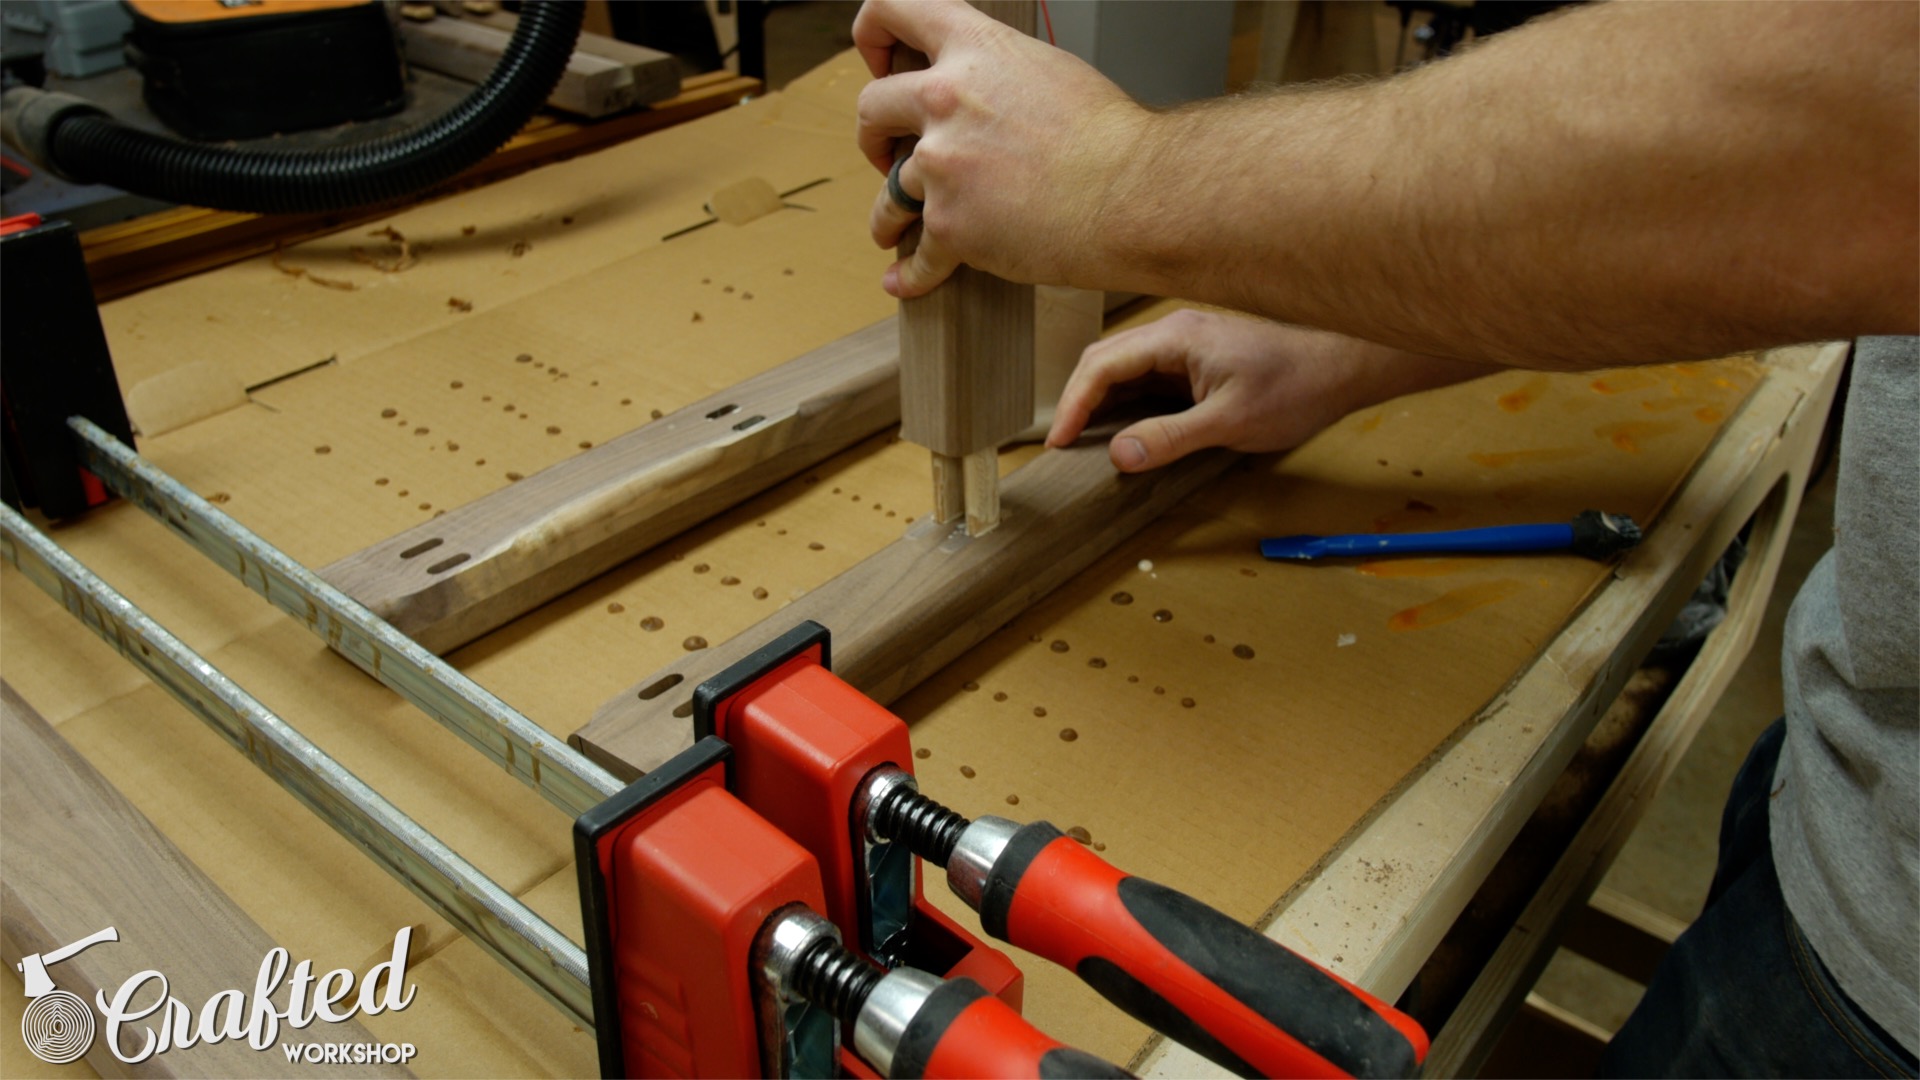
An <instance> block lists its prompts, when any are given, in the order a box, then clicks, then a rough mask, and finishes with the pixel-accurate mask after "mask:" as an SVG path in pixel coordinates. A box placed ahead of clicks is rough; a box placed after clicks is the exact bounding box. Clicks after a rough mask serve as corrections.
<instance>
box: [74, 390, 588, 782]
mask: <svg viewBox="0 0 1920 1080" xmlns="http://www.w3.org/2000/svg"><path fill="white" fill-rule="evenodd" d="M67 426H69V427H71V428H72V429H73V431H74V434H76V435H78V436H79V442H80V452H81V458H82V460H83V461H84V462H85V464H86V466H87V468H88V469H89V470H91V471H92V472H93V473H94V475H96V476H98V477H99V478H100V479H101V480H102V481H104V482H105V483H106V485H107V486H108V487H110V488H112V489H113V490H114V492H115V493H117V494H119V495H120V496H121V497H122V498H124V499H126V500H127V501H128V502H131V503H133V504H135V505H136V506H139V507H140V508H141V509H143V510H145V511H146V512H147V513H149V514H152V515H153V516H154V517H156V518H158V519H160V521H161V522H162V523H164V524H166V525H167V526H168V527H170V528H172V529H173V530H174V531H175V532H178V533H179V534H180V535H181V536H183V537H185V538H186V540H187V542H188V543H190V544H192V545H193V546H194V547H197V548H199V549H200V550H201V551H202V552H203V553H205V554H206V556H207V557H208V558H210V559H212V560H213V561H214V562H215V563H216V564H218V565H220V566H222V567H224V568H226V569H227V570H228V571H229V572H230V573H232V574H233V576H235V577H237V578H239V579H240V580H241V581H243V582H245V583H246V585H247V587H248V588H251V589H252V590H253V591H254V592H257V593H259V594H260V595H261V596H264V597H266V598H267V601H268V602H269V603H271V604H272V605H273V606H275V607H277V608H279V609H280V610H281V611H284V612H286V613H287V614H289V615H291V616H293V617H294V618H296V619H299V620H300V621H301V622H304V623H306V624H307V628H308V629H310V630H312V631H313V632H314V633H316V634H318V635H320V637H321V638H323V639H325V641H326V642H327V644H328V645H330V646H332V647H333V649H334V651H336V652H338V653H339V654H340V655H342V656H344V657H346V658H347V659H348V660H350V661H352V662H353V663H354V664H355V665H356V666H357V667H359V668H360V669H361V670H363V671H365V672H366V673H367V674H369V675H372V676H373V677H374V678H376V679H378V680H380V681H381V682H382V683H384V684H386V685H387V686H388V687H389V688H391V689H392V690H393V691H394V692H395V693H397V694H399V695H400V696H401V697H403V698H406V699H407V700H408V701H410V702H412V703H413V704H415V705H417V706H419V708H420V710H421V711H422V712H425V713H426V714H427V715H428V716H431V717H433V718H434V719H435V720H438V721H440V723H442V724H444V725H446V726H447V728H448V729H450V730H451V731H453V733H454V734H456V735H459V736H460V737H461V738H463V739H465V740H467V742H469V743H472V744H473V745H474V747H476V748H477V749H478V750H479V751H480V752H481V753H483V754H485V755H487V756H488V757H490V758H492V759H493V760H494V762H495V763H497V764H499V765H501V766H502V767H504V768H505V769H506V770H507V771H508V772H510V773H512V774H513V775H514V776H516V777H518V778H519V779H520V781H521V782H522V783H524V784H527V785H528V786H529V787H532V788H533V789H534V790H536V791H538V792H539V793H540V794H542V795H544V796H546V797H547V800H548V801H549V802H551V803H553V804H554V805H555V806H558V807H559V808H560V809H562V810H565V811H566V812H567V814H568V815H569V816H570V817H575V818H578V817H579V816H580V815H581V814H584V813H586V812H587V810H589V809H590V808H592V807H593V806H594V805H595V804H597V803H599V802H600V801H601V800H602V799H605V798H606V797H607V796H609V795H612V794H613V793H614V792H616V791H619V790H620V788H621V787H622V786H623V785H622V784H621V783H620V781H619V780H617V779H615V777H614V775H613V774H612V773H610V772H608V771H607V770H605V769H603V768H601V767H600V766H598V765H596V764H594V763H593V762H591V761H589V760H587V758H586V757H585V756H583V755H582V754H581V753H580V752H579V751H577V750H575V749H574V748H573V747H571V746H568V745H567V743H566V740H565V739H563V738H560V737H559V736H556V735H552V734H549V733H548V732H547V731H546V729H544V728H542V727H540V726H539V725H538V724H535V723H534V722H533V721H531V720H529V719H527V718H526V717H525V716H523V715H522V714H521V713H520V712H519V711H518V710H516V709H514V708H513V707H512V706H510V705H508V704H507V703H506V702H504V701H501V700H500V699H499V698H497V697H495V696H493V695H492V694H491V693H489V692H487V691H486V690H485V689H483V688H482V687H481V686H480V684H479V683H476V682H474V681H473V680H472V679H469V678H467V677H466V676H465V675H462V674H461V673H460V672H459V671H457V670H455V669H454V668H453V667H452V666H450V665H448V664H447V662H446V661H444V660H442V659H440V658H439V657H437V656H435V655H433V653H431V652H429V651H428V650H426V649H425V648H422V647H421V645H420V644H419V643H418V642H416V641H414V640H413V639H412V638H410V637H407V636H406V635H405V634H402V633H401V632H400V631H398V630H395V629H394V628H393V627H392V626H391V625H389V624H388V623H387V621H386V620H385V619H382V618H381V617H380V616H378V615H375V614H374V613H373V612H371V611H369V610H367V608H366V607H365V606H364V605H362V604H361V603H360V602H359V601H357V600H355V599H353V598H352V597H350V596H348V595H347V594H346V593H343V592H341V591H340V590H339V589H336V588H334V587H333V586H332V585H330V584H328V583H327V582H326V581H325V580H323V579H322V578H321V577H320V576H319V575H318V574H315V573H314V572H313V571H311V570H309V569H307V568H306V567H305V566H302V565H300V563H299V562H297V561H295V560H294V559H292V558H291V557H289V556H288V555H287V554H286V553H285V552H282V551H281V550H280V549H278V548H276V547H274V546H273V545H272V544H269V543H267V542H266V541H265V540H262V539H261V538H260V537H258V536H256V535H254V534H253V532H252V531H251V530H249V529H248V528H247V527H246V526H244V525H242V524H240V523H239V522H237V521H235V520H234V519H233V518H231V517H228V516H227V515H226V514H224V513H222V512H220V511H219V510H216V509H215V508H214V507H213V505H212V504H211V503H209V502H207V501H206V500H205V499H202V498H201V497H200V496H198V495H195V494H194V493H193V492H191V491H189V490H187V488H186V486H185V485H183V484H181V483H180V482H179V481H178V480H175V479H174V478H173V477H171V476H168V475H167V474H166V473H164V472H162V471H161V470H160V469H159V468H157V467H155V466H154V465H153V463H152V462H149V461H147V460H146V459H145V458H143V457H141V456H140V455H139V454H136V453H134V452H133V450H131V449H129V448H128V447H127V446H126V445H125V444H123V443H121V442H120V440H119V439H116V438H114V437H113V435H111V434H109V433H108V432H107V431H105V430H103V429H101V428H100V427H98V426H96V425H95V424H93V423H92V422H91V421H89V420H87V419H85V418H84V417H79V416H76V417H73V418H71V419H69V420H68V421H67Z"/></svg>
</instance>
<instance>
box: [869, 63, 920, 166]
mask: <svg viewBox="0 0 1920 1080" xmlns="http://www.w3.org/2000/svg"><path fill="white" fill-rule="evenodd" d="M925 79H926V75H925V74H924V73H922V72H918V71H910V72H908V73H906V74H904V75H889V76H887V77H886V78H884V79H875V80H874V81H872V82H870V83H868V84H867V85H866V86H865V87H864V88H862V89H861V91H860V101H859V104H858V105H857V106H856V107H855V111H856V113H857V115H858V116H859V119H860V152H861V153H862V154H864V155H866V158H867V160H868V161H870V162H872V163H873V167H874V168H876V169H879V170H880V171H881V172H886V171H887V170H888V169H890V168H892V167H893V151H894V143H895V142H896V141H897V140H899V139H902V138H905V137H907V136H909V135H918V134H920V132H921V131H922V130H924V129H925V127H926V110H925V109H923V108H922V107H921V105H920V99H919V97H918V94H919V89H920V85H921V83H922V82H923V81H924V80H925Z"/></svg>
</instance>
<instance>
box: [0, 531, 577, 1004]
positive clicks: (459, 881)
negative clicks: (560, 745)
mask: <svg viewBox="0 0 1920 1080" xmlns="http://www.w3.org/2000/svg"><path fill="white" fill-rule="evenodd" d="M276 554H277V553H276ZM0 557H4V558H5V559H6V560H7V561H8V562H10V563H12V564H13V565H15V566H16V567H18V568H19V569H20V571H21V572H22V573H24V574H25V575H26V576H27V577H28V578H29V579H30V580H32V582H33V583H34V584H35V585H38V586H39V587H40V588H41V589H43V590H45V591H46V593H47V595H49V596H51V597H53V598H54V599H56V600H58V601H60V602H61V603H62V604H63V605H65V606H66V608H67V610H68V611H71V612H72V613H73V614H74V616H75V617H76V618H78V619H79V620H80V621H81V622H82V623H85V624H86V626H87V627H88V628H89V629H91V630H92V631H93V632H94V633H96V634H98V635H100V637H101V639H102V640H104V641H106V642H107V644H109V645H112V646H113V647H114V648H115V649H117V650H119V652H120V654H121V655H122V656H125V657H126V658H127V659H128V660H131V661H132V662H133V663H134V666H136V667H138V668H140V669H141V670H142V671H145V672H146V673H147V674H148V675H149V676H150V677H151V678H152V679H153V681H154V682H156V683H159V684H160V685H161V686H163V687H165V688H166V689H167V690H168V691H170V692H171V693H172V694H173V696H174V697H176V698H178V699H179V700H180V703H181V704H183V705H185V706H186V707H187V708H188V709H190V710H192V711H193V712H194V713H195V714H196V715H198V716H199V717H200V718H201V719H202V720H205V721H206V722H207V724H208V726H210V727H212V728H213V729H214V730H215V731H217V732H219V733H220V734H221V735H222V736H223V737H225V738H226V740H227V741H228V742H230V743H232V744H233V746H234V748H235V749H237V750H239V751H241V752H242V753H244V754H246V755H247V756H248V757H249V758H251V759H253V763H254V764H255V765H258V766H259V767H260V768H261V769H262V770H263V771H264V772H266V773H267V775H269V776H271V777H273V778H274V779H275V780H277V781H279V783H280V786H281V787H284V788H286V789H287V790H288V791H289V792H291V793H292V794H293V796H294V797H295V798H297V799H299V800H300V801H301V802H303V803H305V804H306V805H307V806H308V807H309V808H310V809H312V810H313V812H314V813H316V814H318V815H320V817H321V819H322V820H324V821H326V822H327V823H328V824H329V825H332V826H333V827H334V828H335V829H336V830H338V831H339V833H340V835H342V836H344V837H346V838H347V839H348V840H350V841H352V842H353V843H354V844H355V845H356V846H358V847H359V848H360V849H361V850H362V851H365V852H366V853H367V854H368V855H370V856H372V857H373V860H374V861H375V862H377V863H379V864H380V865H381V866H383V867H385V868H386V870H387V872H388V873H390V874H392V875H393V876H394V877H395V878H397V879H399V881H400V883H401V884H403V885H405V886H406V887H407V888H409V889H411V890H412V891H413V893H414V895H416V896H418V897H420V899H422V900H424V901H426V902H427V905H428V906H429V907H432V908H433V909H434V910H435V911H438V912H439V913H440V914H441V915H443V916H445V917H446V918H447V920H448V921H449V922H451V923H453V925H455V926H457V927H459V928H460V930H461V931H462V932H464V933H465V934H466V935H467V936H468V937H469V938H472V939H473V941H474V943H475V944H477V945H479V946H480V947H481V948H483V949H485V950H486V951H487V952H489V953H492V954H493V956H494V957H495V958H496V959H498V960H499V961H500V962H501V963H503V964H505V965H507V966H508V967H509V968H511V969H513V971H515V972H516V973H518V974H519V975H520V977H521V978H523V979H525V980H526V981H527V982H528V983H529V984H531V985H532V986H533V988H534V989H536V990H538V991H540V992H541V993H542V994H544V995H546V996H547V998H548V999H550V1000H551V1001H553V1003H554V1004H556V1005H558V1006H559V1007H560V1008H561V1009H562V1010H563V1011H565V1012H566V1013H567V1014H568V1015H570V1016H572V1017H573V1018H574V1020H575V1021H576V1022H578V1023H579V1024H580V1025H582V1026H583V1027H587V1028H591V1027H592V1026H593V996H592V993H591V991H590V990H589V986H588V977H587V956H586V953H585V952H584V951H582V950H581V948H580V946H578V945H575V944H574V943H573V942H572V941H570V940H568V939H567V937H566V935H564V934H562V933H561V932H560V931H558V930H556V929H554V928H553V926H552V925H550V924H549V923H548V922H547V921H546V920H544V919H542V918H541V917H540V916H538V915H536V914H534V912H533V911H532V910H531V909H530V908H528V907H527V906H526V905H525V904H522V903H521V902H520V901H519V900H517V899H515V898H514V896H513V895H512V894H511V893H509V892H507V891H506V890H505V889H503V888H501V887H500V886H499V885H498V884H497V883H495V882H494V881H493V880H492V879H491V878H489V877H487V876H486V875H485V874H482V873H481V872H480V871H479V870H477V869H475V868H474V867H473V865H472V864H471V863H468V862H467V861H466V860H465V859H462V858H461V857H460V856H459V855H457V854H455V853H454V852H453V850H452V849H451V848H449V847H447V846H446V845H445V844H443V843H441V842H440V840H439V839H438V838H436V837H435V836H434V835H433V834H432V833H430V832H428V831H427V830H425V829H424V828H421V826H420V825H419V823H418V822H415V821H414V820H413V819H412V818H409V817H408V816H407V815H406V814H404V813H402V812H401V811H400V810H399V809H398V808H397V807H395V806H394V805H393V804H392V803H390V802H388V801H387V800H386V799H384V798H382V797H381V796H380V794H379V793H378V792H376V791H374V790H373V789H372V788H370V787H368V786H367V785H366V784H365V783H363V782H362V781H361V780H360V779H359V778H358V777H356V776H354V775H353V774H352V773H351V772H349V771H347V769H346V768H345V767H344V766H342V765H341V764H340V763H339V762H337V761H335V760H334V759H333V758H331V757H329V756H328V755H327V753H326V752H325V751H323V750H321V749H320V748H319V747H317V746H315V745H314V744H313V743H312V742H309V741H308V740H307V738H306V737H305V736H303V735H301V734H300V733H299V732H298V731H296V730H294V729H293V728H292V727H291V726H289V725H288V724H287V723H286V722H285V721H283V720H281V719H280V718H279V717H278V716H276V715H274V713H273V712H272V711H271V710H269V709H268V708H267V707H266V706H265V705H262V704H261V703H260V702H259V701H258V700H256V699H255V698H254V697H253V696H252V695H250V694H248V693H247V692H246V691H245V690H242V689H241V688H240V687H239V686H237V685H235V684H234V682H233V680H231V679H229V678H227V677H226V676H225V675H223V674H221V673H220V671H219V669H217V668H215V667H214V666H213V665H212V664H209V663H207V661H206V660H205V659H203V658H201V656H200V655H199V654H198V653H195V652H194V651H193V650H192V649H190V648H188V647H187V646H186V645H184V644H182V643H181V642H180V641H179V639H177V638H175V637H174V636H173V635H172V634H170V633H168V632H167V630H166V628H165V627H163V626H161V625H160V624H159V623H156V622H154V621H153V620H152V619H151V618H149V617H148V616H147V614H146V613H145V612H143V611H141V610H140V609H139V608H138V607H135V606H134V605H133V603H132V602H130V601H129V600H127V598H126V597H124V596H121V595H120V594H119V593H118V592H117V591H115V590H114V588H113V587H112V586H111V585H108V584H107V583H106V582H104V581H102V580H100V578H98V577H96V576H95V575H94V574H93V572H92V571H90V570H88V569H87V568H86V567H85V566H83V565H81V564H80V562H79V561H78V560H76V559H75V558H74V557H73V556H71V555H69V554H67V553H66V552H65V551H63V550H61V548H60V546H59V545H57V544H55V543H54V542H53V541H51V540H49V539H47V537H46V536H45V535H43V534H42V533H41V532H40V530H38V529H36V528H34V527H33V525H32V524H31V523H30V522H28V521H27V519H26V518H24V517H22V516H20V515H19V514H18V513H16V512H15V511H14V510H13V509H12V508H10V507H6V506H0ZM282 558H284V556H282ZM503 707H504V706H503ZM523 722H524V721H523Z"/></svg>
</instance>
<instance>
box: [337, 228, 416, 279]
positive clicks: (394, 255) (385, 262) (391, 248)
mask: <svg viewBox="0 0 1920 1080" xmlns="http://www.w3.org/2000/svg"><path fill="white" fill-rule="evenodd" d="M367 235H368V236H379V237H383V238H385V239H386V240H387V242H388V244H387V251H386V252H385V253H384V257H382V256H377V255H369V254H368V253H367V252H366V251H365V250H364V249H362V248H358V247H355V248H351V249H349V253H350V254H352V256H353V260H354V261H355V262H360V263H365V264H367V265H368V266H371V267H373V268H374V269H375V270H378V271H380V272H381V273H383V274H397V273H399V272H400V271H402V270H405V269H407V268H408V267H410V266H412V265H414V264H415V263H417V262H419V261H420V259H419V257H418V256H417V255H415V254H414V252H413V245H412V244H411V243H409V242H408V240H407V238H406V237H405V236H404V235H402V234H401V232H400V230H399V229H396V228H394V227H393V226H391V225H388V226H386V227H385V228H381V229H374V230H373V231H371V232H369V233H367Z"/></svg>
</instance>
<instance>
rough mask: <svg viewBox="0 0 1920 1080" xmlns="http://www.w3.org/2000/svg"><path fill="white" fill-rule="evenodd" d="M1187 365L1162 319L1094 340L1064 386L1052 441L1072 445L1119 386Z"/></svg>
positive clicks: (1050, 432)
mask: <svg viewBox="0 0 1920 1080" xmlns="http://www.w3.org/2000/svg"><path fill="white" fill-rule="evenodd" d="M1185 367H1186V354H1185V352H1184V350H1182V349H1180V348H1179V347H1178V343H1177V342H1176V341H1173V340H1171V339H1170V335H1169V334H1167V333H1166V331H1165V330H1164V329H1162V328H1161V327H1160V323H1158V322H1155V323H1149V324H1148V325H1146V326H1136V327H1134V328H1133V329H1131V330H1125V331H1122V332H1120V333H1118V334H1115V335H1113V336H1112V337H1109V338H1106V339H1104V340H1101V341H1096V342H1094V343H1093V344H1091V345H1089V346H1087V349H1086V351H1085V352H1083V353H1081V354H1080V363H1079V364H1078V365H1076V366H1075V367H1074V369H1073V374H1072V375H1071V376H1069V377H1068V378H1067V385H1066V389H1064V390H1062V391H1061V392H1060V404H1059V405H1058V406H1056V407H1055V408H1054V413H1053V427H1052V429H1050V430H1049V431H1048V432H1047V445H1048V446H1067V445H1070V444H1071V443H1072V442H1073V440H1075V439H1077V438H1079V437H1080V432H1081V431H1083V430H1085V429H1086V426H1087V421H1088V420H1090V419H1092V417H1093V413H1094V410H1095V409H1098V408H1099V407H1100V405H1101V403H1102V402H1104V401H1106V399H1107V395H1108V394H1109V393H1110V392H1111V391H1112V390H1113V388H1114V387H1115V386H1118V385H1120V384H1122V383H1129V382H1132V381H1134V380H1135V379H1140V378H1144V377H1146V376H1148V375H1151V374H1153V373H1154V372H1156V371H1175V372H1177V371H1184V370H1185Z"/></svg>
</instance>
